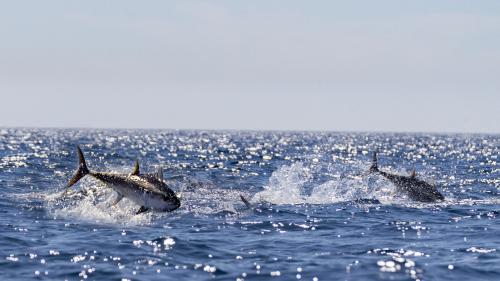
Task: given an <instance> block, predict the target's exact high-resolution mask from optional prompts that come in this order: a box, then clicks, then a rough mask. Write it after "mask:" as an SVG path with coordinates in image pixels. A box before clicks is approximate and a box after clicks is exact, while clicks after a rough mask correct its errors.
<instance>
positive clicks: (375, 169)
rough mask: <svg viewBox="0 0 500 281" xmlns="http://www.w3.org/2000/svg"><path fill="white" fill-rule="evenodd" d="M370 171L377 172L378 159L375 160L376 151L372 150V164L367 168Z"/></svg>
mask: <svg viewBox="0 0 500 281" xmlns="http://www.w3.org/2000/svg"><path fill="white" fill-rule="evenodd" d="M368 171H369V172H370V173H376V172H378V171H379V170H378V161H377V151H374V152H373V159H372V165H371V166H370V169H369V170H368Z"/></svg>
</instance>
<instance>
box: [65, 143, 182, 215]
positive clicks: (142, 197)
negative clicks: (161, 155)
mask: <svg viewBox="0 0 500 281" xmlns="http://www.w3.org/2000/svg"><path fill="white" fill-rule="evenodd" d="M77 152H78V159H79V167H78V170H77V171H76V173H75V175H74V176H73V178H71V180H70V181H69V182H68V185H67V188H69V187H71V186H73V185H74V184H75V183H77V182H78V181H79V180H80V179H81V178H83V177H84V176H86V175H90V176H92V177H94V178H95V179H98V180H100V181H101V182H104V183H105V184H106V185H107V186H109V187H111V188H113V190H114V191H115V192H116V193H117V197H116V199H115V201H114V202H113V203H112V205H116V204H117V203H118V202H120V200H122V199H123V197H127V198H128V199H130V200H131V201H133V202H134V203H136V204H138V205H139V206H141V207H140V208H139V210H138V211H137V212H136V214H140V213H143V212H146V211H149V210H152V211H160V212H171V211H173V210H175V209H177V208H179V207H180V205H181V202H180V200H179V198H178V197H177V196H176V195H175V193H174V191H172V189H170V188H169V187H168V186H167V184H165V182H164V181H163V173H162V172H159V173H158V174H157V175H151V174H141V173H140V171H139V162H138V161H137V160H136V162H135V167H134V170H133V172H132V173H130V174H118V173H105V172H94V171H90V170H89V169H88V168H87V163H86V162H85V158H84V157H83V153H82V150H81V149H80V147H77Z"/></svg>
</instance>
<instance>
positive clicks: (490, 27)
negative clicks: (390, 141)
mask: <svg viewBox="0 0 500 281" xmlns="http://www.w3.org/2000/svg"><path fill="white" fill-rule="evenodd" d="M499 77H500V1H498V0H493V1H487V0H483V1H460V0H450V1H444V0H442V1H441V0H440V1H436V0H430V1H425V0H415V1H400V0H394V1H383V0H382V1H369V0H367V1H289V0H287V1H285V0H283V1H270V0H267V1H187V0H183V1H123V0H119V1H104V0H100V1H90V0H86V1H67V0H64V1H50V0H49V1H22V0H21V1H0V98H1V103H0V126H41V127H122V128H123V127H132V128H188V129H189V128H191V129H195V128H199V129H266V130H267V129H277V130H332V131H339V130H341V131H344V130H349V131H432V132H494V133H499V132H500V117H499V112H500V78H499Z"/></svg>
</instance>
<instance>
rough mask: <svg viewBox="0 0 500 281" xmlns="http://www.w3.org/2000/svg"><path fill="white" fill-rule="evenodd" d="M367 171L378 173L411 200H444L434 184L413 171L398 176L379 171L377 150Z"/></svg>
mask: <svg viewBox="0 0 500 281" xmlns="http://www.w3.org/2000/svg"><path fill="white" fill-rule="evenodd" d="M369 171H370V173H378V174H380V175H381V176H383V177H384V178H386V179H388V180H389V181H391V182H392V183H393V184H394V185H395V186H396V188H397V189H398V191H400V192H404V193H406V194H408V197H409V198H410V199H412V200H415V201H419V202H436V201H442V200H444V196H443V195H442V194H441V193H440V192H439V191H438V190H437V188H436V186H434V185H431V184H429V183H427V182H425V181H423V180H421V179H418V178H417V175H416V173H415V171H413V172H412V174H411V175H410V176H400V175H395V174H390V173H386V172H384V171H380V170H379V169H378V164H377V152H374V153H373V163H372V166H371V167H370V170H369Z"/></svg>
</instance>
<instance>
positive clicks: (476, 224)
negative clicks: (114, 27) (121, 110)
mask: <svg viewBox="0 0 500 281" xmlns="http://www.w3.org/2000/svg"><path fill="white" fill-rule="evenodd" d="M77 145H79V146H80V147H81V148H82V150H83V153H84V154H85V156H86V160H87V164H88V166H89V168H90V169H91V170H93V171H108V172H109V171H115V172H120V173H130V172H131V171H132V169H133V165H134V161H135V160H136V159H138V160H139V162H140V165H141V171H142V172H144V173H146V172H151V173H154V172H155V171H157V170H158V169H162V170H163V173H164V178H165V181H166V182H167V184H168V185H169V186H171V188H172V189H173V190H174V191H175V192H176V193H177V194H179V196H180V197H181V207H180V208H179V209H177V210H175V211H173V212H170V213H158V212H146V213H142V214H139V215H136V214H135V212H136V211H137V209H138V207H139V206H137V205H135V204H134V203H133V202H132V201H129V200H128V199H124V200H122V201H121V202H119V203H118V204H117V205H115V206H110V205H111V204H110V202H112V201H113V199H114V198H115V196H116V194H115V193H114V192H113V190H112V189H110V188H108V187H106V186H105V185H104V184H102V183H101V182H99V181H97V180H95V179H93V178H92V177H85V178H84V179H82V180H81V181H80V182H78V183H77V184H76V185H75V186H73V187H72V188H71V189H70V190H69V192H68V193H64V187H65V185H66V183H67V181H68V180H69V179H70V178H71V176H72V174H73V173H74V172H75V170H76V168H77V165H78V160H77V155H76V146H77ZM376 150H378V151H379V167H380V169H381V170H383V171H387V172H391V173H396V174H401V175H409V174H410V173H411V171H413V170H416V172H417V177H418V178H420V179H424V180H425V181H428V182H430V183H433V184H435V185H436V186H437V187H438V189H439V191H440V192H441V193H442V194H443V195H444V196H445V198H446V199H445V200H444V201H443V202H436V203H419V202H414V201H412V200H411V199H410V198H408V197H407V195H406V194H402V193H401V192H399V191H398V190H397V189H396V188H395V186H394V185H393V184H392V183H391V182H390V181H388V180H387V179H385V178H383V177H382V176H380V175H377V174H369V173H368V172H367V171H368V169H369V167H370V165H371V158H372V153H373V152H374V151H376ZM499 152H500V135H479V134H425V133H421V134H420V133H419V134H417V133H415V134H405V133H346V132H269V131H201V130H197V131H187V130H186V131H185V130H118V129H116V130H104V129H102V130H101V129H27V128H3V129H1V128H0V214H1V215H0V280H500V220H499V210H500V208H499V207H500V196H499V191H500V165H499V163H500V159H499ZM240 195H242V196H244V197H245V198H247V199H248V200H249V201H250V202H251V204H252V206H251V208H247V207H246V206H245V204H243V202H242V201H241V200H240Z"/></svg>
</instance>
